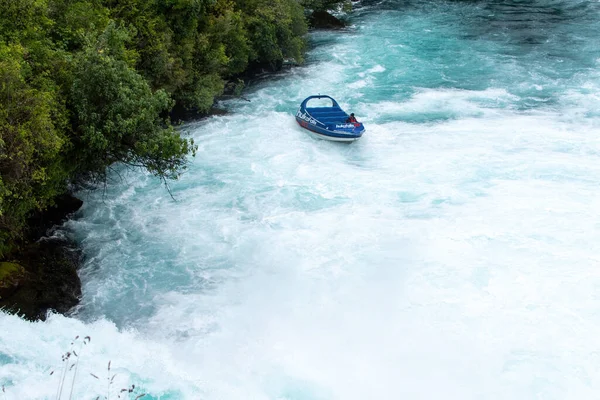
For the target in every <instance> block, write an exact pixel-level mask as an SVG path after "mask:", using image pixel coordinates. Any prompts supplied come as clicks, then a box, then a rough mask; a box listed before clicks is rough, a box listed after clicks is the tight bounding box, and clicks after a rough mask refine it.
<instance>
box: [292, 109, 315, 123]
mask: <svg viewBox="0 0 600 400" xmlns="http://www.w3.org/2000/svg"><path fill="white" fill-rule="evenodd" d="M296 117H298V118H300V119H303V120H305V121H306V122H309V123H311V124H313V125H316V124H317V122H318V121H317V120H316V119H314V118H313V117H311V116H310V115H308V114H306V113H303V112H301V111H300V110H298V112H297V113H296Z"/></svg>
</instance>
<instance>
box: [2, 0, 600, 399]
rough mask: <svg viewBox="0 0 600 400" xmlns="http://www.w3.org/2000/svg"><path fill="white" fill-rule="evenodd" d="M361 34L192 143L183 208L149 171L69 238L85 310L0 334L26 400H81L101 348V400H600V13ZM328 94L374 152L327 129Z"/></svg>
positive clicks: (414, 16) (92, 205) (80, 220)
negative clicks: (321, 125) (318, 120)
mask: <svg viewBox="0 0 600 400" xmlns="http://www.w3.org/2000/svg"><path fill="white" fill-rule="evenodd" d="M350 22H351V25H350V27H348V28H347V29H345V30H343V31H333V32H312V33H310V34H309V41H310V50H309V52H308V54H307V62H306V64H305V65H304V66H301V67H297V68H293V69H292V70H290V71H286V72H284V73H281V74H278V75H277V76H275V77H270V78H268V79H264V80H259V81H256V82H254V83H253V84H252V85H250V86H249V87H248V88H247V90H246V92H245V94H244V96H245V97H246V98H247V99H248V100H250V101H245V100H243V99H239V100H234V101H229V102H227V103H223V104H221V107H223V108H226V109H227V110H229V111H230V113H229V114H227V115H225V116H215V117H211V118H209V119H206V120H203V121H199V122H196V123H191V124H188V125H185V126H184V127H183V128H182V130H183V131H184V132H185V134H188V135H190V136H191V137H193V138H194V140H195V141H196V143H197V144H198V145H199V147H198V154H197V156H196V157H195V158H194V159H192V160H191V164H190V168H189V170H188V171H187V172H186V173H185V174H184V175H183V176H182V178H181V179H180V180H179V181H176V182H172V183H171V191H172V193H173V196H174V197H175V198H176V200H177V201H173V200H172V199H171V197H170V196H169V193H168V192H167V191H166V190H165V188H164V186H163V185H162V184H161V182H160V181H158V180H157V179H155V178H153V177H151V176H149V175H147V174H145V173H143V172H140V171H130V172H127V171H122V172H121V178H119V177H117V176H116V175H114V176H113V178H114V179H113V180H112V182H111V183H110V184H109V185H108V187H107V188H106V190H105V191H104V190H99V191H95V192H93V191H92V192H88V191H85V192H81V193H79V196H80V197H81V198H82V199H83V200H84V201H85V204H84V206H83V208H82V209H81V210H80V211H79V212H78V213H77V214H76V215H75V217H74V219H73V220H71V221H69V222H67V223H66V224H65V225H64V226H63V227H62V228H61V230H60V231H59V232H58V234H62V235H68V236H70V237H72V238H74V239H75V240H76V241H77V242H78V243H79V244H80V245H81V247H82V248H83V251H84V254H85V263H84V266H83V268H82V270H81V271H80V275H81V279H82V282H83V299H82V302H81V306H80V307H78V309H77V310H74V312H73V314H72V315H70V316H68V317H66V316H61V315H53V316H51V317H50V318H49V319H48V320H47V321H45V322H37V323H30V322H26V321H23V320H20V319H19V318H17V317H15V316H11V315H6V314H1V313H0V332H2V335H1V336H0V385H4V387H5V392H4V393H0V399H2V400H14V399H18V400H21V399H55V398H56V394H57V388H58V385H59V381H60V373H59V372H57V373H55V374H52V375H50V372H51V371H52V370H57V368H60V365H61V354H62V353H64V352H65V351H67V350H68V349H69V348H70V343H71V340H72V339H73V338H74V337H75V336H76V335H81V336H82V337H83V336H85V335H89V336H91V342H90V343H89V344H88V345H86V346H81V348H80V347H77V346H78V345H76V349H77V351H78V353H79V355H80V357H79V364H78V367H77V371H78V372H77V377H76V380H75V385H74V389H73V393H74V394H73V398H76V399H95V398H96V396H101V398H103V396H106V397H109V396H110V398H111V399H116V398H117V395H118V394H119V393H118V391H119V390H120V389H121V388H125V387H129V386H130V385H132V384H135V385H136V387H137V388H136V392H135V394H136V395H137V394H141V393H147V396H146V397H144V399H161V400H174V399H207V400H213V399H244V400H245V399H256V400H263V399H264V400H267V399H269V400H333V399H357V400H364V399H460V400H466V399H510V400H516V399H574V400H582V399H594V398H597V397H598V393H600V342H599V340H598V338H599V337H600V157H599V156H600V3H599V2H598V1H593V2H592V1H577V0H572V1H551V0H546V1H542V0H537V1H516V0H510V1H509V0H505V1H487V2H486V1H427V2H425V1H400V0H395V1H394V0H389V1H383V2H378V3H375V2H373V3H364V2H363V3H355V9H354V11H353V12H352V14H351V17H350ZM316 93H321V94H329V95H331V96H333V97H335V98H336V99H337V100H338V101H339V103H340V105H341V106H342V107H343V108H344V109H346V110H347V111H348V112H350V111H352V112H354V113H355V114H356V115H357V117H358V119H359V120H360V121H361V122H363V123H364V124H365V126H366V128H367V132H366V133H365V135H364V136H363V137H362V138H361V139H360V140H359V141H357V142H355V143H352V144H349V145H347V144H336V143H331V142H325V141H319V140H315V139H313V138H311V137H310V136H309V135H307V134H306V132H305V131H303V130H301V128H300V127H299V126H298V125H297V123H296V122H295V120H294V114H295V112H296V110H297V108H298V106H299V104H300V102H301V101H302V100H303V99H304V98H305V97H307V96H309V95H312V94H316ZM109 361H110V362H111V371H110V372H108V371H107V364H108V362H109ZM72 373H73V371H71V372H69V374H70V375H67V378H66V381H67V382H68V384H67V386H68V390H67V389H65V390H64V391H63V392H69V391H70V385H71V379H72ZM91 374H94V375H96V376H98V378H99V379H96V378H95V377H94V376H92V375H91ZM114 374H116V375H115V377H114V381H113V383H112V385H109V384H107V375H108V376H112V375H114ZM138 388H139V389H138ZM138 390H139V391H138ZM121 396H122V397H121V398H123V394H121ZM133 397H134V396H130V398H133ZM63 398H65V396H64V393H63Z"/></svg>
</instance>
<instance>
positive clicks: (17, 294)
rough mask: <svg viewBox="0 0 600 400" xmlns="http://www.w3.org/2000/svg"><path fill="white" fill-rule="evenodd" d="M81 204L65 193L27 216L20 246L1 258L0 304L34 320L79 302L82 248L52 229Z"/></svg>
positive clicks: (67, 309)
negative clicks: (23, 236)
mask: <svg viewBox="0 0 600 400" xmlns="http://www.w3.org/2000/svg"><path fill="white" fill-rule="evenodd" d="M82 204H83V202H82V201H81V200H80V199H77V198H75V197H73V196H71V195H68V194H65V195H62V196H59V197H58V198H57V199H56V200H55V206H53V207H49V208H48V209H47V210H45V211H44V212H40V213H37V214H35V215H34V216H32V217H31V218H30V219H29V221H28V232H27V235H26V237H25V238H24V240H23V242H22V243H21V245H20V246H19V249H18V250H16V251H14V252H12V253H11V254H9V255H8V256H7V257H6V258H5V260H4V261H3V262H0V308H2V309H3V310H4V311H7V312H10V313H16V314H18V315H19V316H21V317H22V318H25V319H28V320H31V321H35V320H45V319H46V315H47V314H48V312H49V311H54V312H58V313H63V314H64V313H66V312H68V311H69V310H70V309H71V308H73V307H74V306H76V305H77V304H78V303H79V299H80V297H81V281H80V280H79V276H78V274H77V271H78V269H79V266H80V264H81V261H82V253H81V250H80V249H79V248H78V246H77V244H76V243H74V242H72V241H70V240H69V239H67V238H64V237H59V236H56V235H54V234H53V233H54V229H55V227H56V226H58V225H60V224H62V223H63V222H64V221H66V220H67V219H68V218H70V217H71V216H72V215H73V214H74V213H75V212H76V211H77V210H79V208H80V207H81V206H82Z"/></svg>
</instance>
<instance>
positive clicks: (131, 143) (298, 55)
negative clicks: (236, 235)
mask: <svg viewBox="0 0 600 400" xmlns="http://www.w3.org/2000/svg"><path fill="white" fill-rule="evenodd" d="M0 15H1V16H2V18H0V258H2V257H3V256H4V255H6V254H7V252H8V251H9V250H11V248H12V247H14V243H15V242H16V241H17V240H18V239H19V237H20V236H21V235H22V234H23V229H24V226H25V221H26V219H27V217H28V216H29V215H31V213H32V212H33V211H36V210H43V209H45V208H46V207H48V206H50V205H51V204H52V202H53V199H54V198H55V197H56V196H57V195H58V194H60V193H62V192H64V190H65V188H66V185H67V184H68V182H69V181H72V180H74V179H76V178H80V177H86V178H90V177H91V178H102V177H103V175H104V173H105V172H104V171H106V167H107V166H109V165H111V164H112V163H115V162H121V163H126V164H129V165H134V166H140V167H144V168H146V169H148V170H149V171H151V172H152V173H154V174H155V175H157V176H158V177H160V178H163V179H169V178H176V177H177V176H178V175H179V174H180V173H181V171H182V170H183V169H184V168H185V164H186V158H187V156H188V155H190V154H193V153H194V151H195V145H194V143H193V142H192V141H191V140H189V139H187V138H183V137H181V136H180V135H179V134H178V133H177V132H176V131H175V129H174V128H173V127H172V125H171V122H170V120H169V112H170V111H171V110H172V108H173V106H174V104H177V106H178V107H182V108H184V109H194V110H197V111H199V112H205V111H207V110H208V109H209V108H210V107H211V106H212V104H213V102H214V99H215V97H216V96H219V95H220V94H222V93H223V90H224V87H225V85H226V84H227V82H228V81H235V80H237V78H238V77H239V75H240V74H241V73H243V72H244V71H246V70H248V69H249V68H252V67H256V66H261V67H272V68H276V67H277V66H279V65H281V64H282V63H283V62H284V61H285V60H286V59H293V60H295V61H297V62H300V61H302V54H303V51H304V39H303V35H304V34H305V33H306V22H305V15H304V9H303V8H302V6H301V5H300V3H299V2H298V0H0Z"/></svg>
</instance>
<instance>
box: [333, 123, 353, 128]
mask: <svg viewBox="0 0 600 400" xmlns="http://www.w3.org/2000/svg"><path fill="white" fill-rule="evenodd" d="M335 127H336V128H354V124H337V125H336V126H335Z"/></svg>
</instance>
